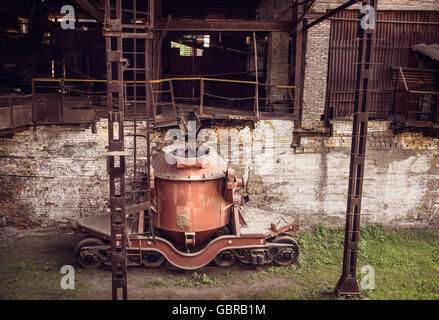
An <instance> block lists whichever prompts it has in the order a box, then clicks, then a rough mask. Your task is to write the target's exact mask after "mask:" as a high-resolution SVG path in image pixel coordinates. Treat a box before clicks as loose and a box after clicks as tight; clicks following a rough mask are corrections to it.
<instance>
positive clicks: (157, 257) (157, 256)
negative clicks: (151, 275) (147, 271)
mask: <svg viewBox="0 0 439 320" xmlns="http://www.w3.org/2000/svg"><path fill="white" fill-rule="evenodd" d="M165 261H166V258H165V257H164V256H163V255H162V254H161V253H159V252H154V251H149V252H146V253H144V254H143V257H142V264H143V266H144V267H146V268H160V267H161V266H162V265H163V263H165Z"/></svg>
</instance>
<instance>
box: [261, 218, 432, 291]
mask: <svg viewBox="0 0 439 320" xmlns="http://www.w3.org/2000/svg"><path fill="white" fill-rule="evenodd" d="M297 240H298V242H299V244H300V248H301V255H300V257H299V262H298V268H297V269H296V268H294V267H269V268H268V269H267V270H265V273H273V274H275V275H276V276H282V277H284V278H286V279H287V281H288V280H289V281H291V285H292V287H293V288H292V289H289V288H287V289H282V290H272V291H271V292H270V294H269V296H270V297H271V298H274V299H326V298H327V297H328V296H327V295H325V292H326V291H327V290H328V289H333V288H334V287H335V285H336V283H337V281H338V279H339V277H340V274H341V268H342V259H343V241H344V228H329V227H324V226H316V227H314V228H312V229H311V230H307V231H300V232H299V233H298V238H297ZM367 265H369V266H372V267H373V268H374V271H375V289H374V290H371V289H367V290H362V294H363V295H365V296H368V297H370V298H372V299H439V272H438V271H439V267H438V266H439V232H438V231H437V230H434V229H420V228H408V229H407V228H404V229H403V228H388V227H384V226H381V225H373V226H367V227H364V228H362V229H361V235H360V241H359V253H358V269H357V277H358V279H361V278H362V277H363V276H364V275H366V273H365V274H363V275H362V274H361V268H362V267H363V266H367ZM265 276H266V275H265V274H262V277H265ZM359 283H360V282H359Z"/></svg>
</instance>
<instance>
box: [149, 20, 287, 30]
mask: <svg viewBox="0 0 439 320" xmlns="http://www.w3.org/2000/svg"><path fill="white" fill-rule="evenodd" d="M167 21H168V20H165V19H161V20H158V21H155V26H154V31H159V30H165V29H166V30H168V31H277V32H290V31H291V22H289V21H249V20H242V21H236V20H233V21H229V20H220V21H218V20H217V21H208V20H197V19H193V20H171V21H169V25H168V26H167V27H166V23H167Z"/></svg>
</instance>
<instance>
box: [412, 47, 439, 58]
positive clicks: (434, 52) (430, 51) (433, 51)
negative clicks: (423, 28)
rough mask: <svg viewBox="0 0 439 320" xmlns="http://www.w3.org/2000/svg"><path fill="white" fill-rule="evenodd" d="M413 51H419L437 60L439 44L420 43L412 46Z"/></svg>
mask: <svg viewBox="0 0 439 320" xmlns="http://www.w3.org/2000/svg"><path fill="white" fill-rule="evenodd" d="M413 50H414V51H419V52H421V53H423V54H425V55H426V56H429V57H430V58H432V59H434V60H436V61H439V44H425V43H420V44H417V45H415V46H413Z"/></svg>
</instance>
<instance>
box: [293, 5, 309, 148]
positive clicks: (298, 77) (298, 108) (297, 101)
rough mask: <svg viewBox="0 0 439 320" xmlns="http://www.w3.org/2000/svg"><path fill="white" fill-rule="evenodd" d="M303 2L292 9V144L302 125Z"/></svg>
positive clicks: (295, 142)
mask: <svg viewBox="0 0 439 320" xmlns="http://www.w3.org/2000/svg"><path fill="white" fill-rule="evenodd" d="M305 10H306V8H305V4H303V3H302V4H300V5H298V6H297V9H296V10H294V12H295V13H296V16H297V21H299V23H298V24H297V25H296V29H295V36H296V39H295V40H296V50H295V56H294V58H295V68H294V86H295V88H294V101H293V103H294V113H295V114H297V116H298V120H297V121H294V132H293V145H296V146H297V145H299V144H300V136H299V133H298V131H300V128H301V125H302V103H301V102H302V93H303V90H302V88H303V86H302V84H303V81H302V80H303V79H302V78H303V77H302V74H303V33H304V26H305V25H306V24H305V22H304V20H303V19H299V18H300V17H303V15H304V13H305Z"/></svg>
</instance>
